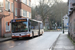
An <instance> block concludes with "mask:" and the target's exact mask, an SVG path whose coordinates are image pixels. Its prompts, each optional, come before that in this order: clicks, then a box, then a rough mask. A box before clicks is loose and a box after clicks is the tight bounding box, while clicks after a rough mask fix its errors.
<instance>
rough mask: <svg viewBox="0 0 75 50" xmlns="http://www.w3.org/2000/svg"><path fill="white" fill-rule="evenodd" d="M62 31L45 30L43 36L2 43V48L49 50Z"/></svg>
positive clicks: (0, 48) (2, 49)
mask: <svg viewBox="0 0 75 50" xmlns="http://www.w3.org/2000/svg"><path fill="white" fill-rule="evenodd" d="M60 33H61V32H44V34H43V35H42V36H38V37H34V38H27V39H21V40H9V41H5V42H2V43H0V50H49V48H50V47H51V46H52V44H53V43H54V41H55V40H56V38H57V37H58V35H59V34H60Z"/></svg>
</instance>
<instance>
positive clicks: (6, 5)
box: [5, 0, 10, 10]
mask: <svg viewBox="0 0 75 50" xmlns="http://www.w3.org/2000/svg"><path fill="white" fill-rule="evenodd" d="M5 7H6V10H9V9H10V2H8V1H7V0H6V3H5Z"/></svg>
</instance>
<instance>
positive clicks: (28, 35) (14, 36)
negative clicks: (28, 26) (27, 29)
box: [12, 35, 30, 38]
mask: <svg viewBox="0 0 75 50" xmlns="http://www.w3.org/2000/svg"><path fill="white" fill-rule="evenodd" d="M22 37H30V35H23V36H12V38H22Z"/></svg>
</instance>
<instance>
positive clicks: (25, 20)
mask: <svg viewBox="0 0 75 50" xmlns="http://www.w3.org/2000/svg"><path fill="white" fill-rule="evenodd" d="M16 22H27V19H20V20H16Z"/></svg>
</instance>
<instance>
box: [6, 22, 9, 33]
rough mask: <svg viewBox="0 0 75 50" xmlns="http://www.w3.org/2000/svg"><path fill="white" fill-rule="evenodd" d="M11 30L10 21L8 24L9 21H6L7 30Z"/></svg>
mask: <svg viewBox="0 0 75 50" xmlns="http://www.w3.org/2000/svg"><path fill="white" fill-rule="evenodd" d="M9 31H10V23H9V25H8V22H6V32H9Z"/></svg>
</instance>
